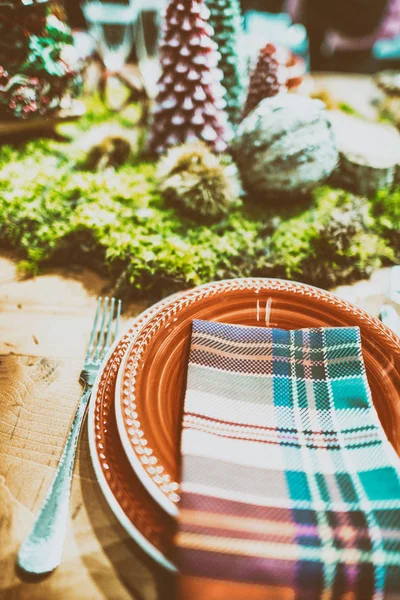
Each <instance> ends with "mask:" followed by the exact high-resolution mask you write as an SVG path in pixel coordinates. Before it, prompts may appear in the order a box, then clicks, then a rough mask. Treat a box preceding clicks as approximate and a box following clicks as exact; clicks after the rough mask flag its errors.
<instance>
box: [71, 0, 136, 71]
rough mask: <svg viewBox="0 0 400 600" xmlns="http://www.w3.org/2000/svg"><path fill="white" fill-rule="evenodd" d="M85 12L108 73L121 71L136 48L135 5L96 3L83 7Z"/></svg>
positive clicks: (97, 1)
mask: <svg viewBox="0 0 400 600" xmlns="http://www.w3.org/2000/svg"><path fill="white" fill-rule="evenodd" d="M82 11H83V14H84V16H85V19H86V21H87V23H88V27H89V32H90V34H91V35H92V36H93V37H94V39H95V40H96V44H97V49H98V52H99V54H100V56H101V58H102V60H103V63H104V65H105V67H106V69H107V70H108V71H110V72H118V71H120V70H121V68H122V67H123V66H124V64H125V62H126V60H127V58H128V56H129V54H130V52H131V50H132V46H133V25H134V22H135V19H136V9H135V6H134V4H133V2H129V1H128V0H127V1H126V2H123V1H119V2H102V0H92V1H87V2H85V3H84V4H83V5H82Z"/></svg>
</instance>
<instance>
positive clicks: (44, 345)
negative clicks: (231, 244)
mask: <svg viewBox="0 0 400 600" xmlns="http://www.w3.org/2000/svg"><path fill="white" fill-rule="evenodd" d="M104 285H105V281H104V280H102V279H101V278H99V277H97V276H96V275H94V274H93V273H90V272H89V271H84V272H81V273H74V272H71V271H67V270H65V269H64V270H63V271H60V272H58V273H57V274H56V273H50V274H47V275H44V276H41V277H38V278H36V279H32V280H27V281H18V279H17V276H16V270H15V264H14V262H13V261H12V260H11V259H10V258H7V257H3V258H0V331H1V343H0V387H1V401H0V402H1V404H0V598H1V599H2V600H3V599H6V598H7V600H8V599H18V600H25V598H26V599H28V598H29V600H36V599H38V600H39V599H43V598H46V599H49V600H53V599H58V598H60V599H61V598H62V599H63V600H64V599H65V600H69V599H71V600H72V599H73V600H76V598H82V599H85V600H86V599H87V600H91V599H97V598H110V599H113V600H114V599H116V600H124V599H126V598H137V599H138V600H155V599H156V598H158V597H159V594H158V592H157V582H158V581H159V580H160V577H159V576H158V575H157V573H154V571H152V565H151V564H149V563H148V561H147V559H146V557H144V556H143V555H142V554H141V552H140V551H139V550H138V549H137V547H136V546H135V545H134V544H133V542H132V541H131V540H130V539H129V538H128V536H127V534H126V533H125V531H124V530H123V529H122V527H121V526H120V525H119V524H118V522H117V521H116V519H115V518H114V516H113V515H112V513H111V511H110V509H109V508H108V505H107V504H106V502H105V500H104V498H103V497H102V494H101V492H100V489H99V487H98V485H97V482H96V479H95V476H94V472H93V469H92V466H91V462H90V457H89V447H88V441H87V432H86V430H85V431H84V434H83V436H82V439H81V441H80V444H79V449H78V460H77V464H76V468H75V475H74V479H73V486H72V502H71V518H70V523H69V529H68V536H67V540H66V544H65V550H64V555H63V563H62V565H61V567H60V568H59V569H57V571H56V572H55V573H54V574H52V575H50V576H48V577H46V578H42V579H37V580H28V579H27V578H24V577H23V575H22V574H21V573H19V572H18V571H17V570H16V567H15V559H16V555H17V551H18V547H19V544H20V543H21V541H22V540H23V538H24V536H25V535H26V533H27V532H28V530H29V528H30V526H31V525H32V523H33V519H34V515H36V514H37V512H38V510H39V507H40V505H41V502H42V501H43V499H44V496H45V494H46V491H47V489H48V486H49V484H50V481H51V478H52V476H53V473H54V470H55V468H56V465H57V462H58V460H59V457H60V455H61V452H62V448H63V445H64V442H65V439H66V436H67V432H68V429H69V426H70V424H71V421H72V418H73V414H74V410H75V407H76V404H77V401H78V398H79V395H80V391H81V388H80V385H79V382H78V376H79V372H80V369H81V367H82V360H83V356H84V352H85V348H86V344H87V341H88V336H89V333H90V327H91V323H92V319H93V315H94V310H95V306H96V298H97V295H98V294H100V293H101V292H102V290H103V288H104ZM126 308H127V311H126V312H127V314H128V315H130V317H129V318H128V319H127V318H125V319H124V323H123V326H124V327H127V326H128V325H129V322H131V321H132V319H133V316H134V315H135V314H137V313H139V312H140V311H141V310H142V309H143V308H144V305H141V304H137V305H131V306H129V307H126Z"/></svg>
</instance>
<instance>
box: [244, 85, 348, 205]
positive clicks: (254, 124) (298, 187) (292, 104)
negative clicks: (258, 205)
mask: <svg viewBox="0 0 400 600" xmlns="http://www.w3.org/2000/svg"><path fill="white" fill-rule="evenodd" d="M232 150H233V154H234V156H235V159H236V161H237V163H238V165H239V168H240V170H241V173H242V177H243V180H244V184H245V188H246V189H247V191H248V192H253V193H261V194H267V195H270V196H278V197H279V196H292V195H294V194H299V193H308V192H310V191H311V190H312V189H313V188H314V187H315V186H317V185H318V184H320V183H321V182H323V181H324V180H325V179H327V178H328V177H329V175H330V174H331V173H332V171H333V169H334V168H335V167H336V165H337V162H338V152H337V149H336V143H335V139H334V135H333V132H332V127H331V123H330V121H329V119H328V117H327V111H326V109H325V106H324V104H323V103H322V102H321V101H319V100H312V99H310V98H307V97H303V96H300V95H295V94H293V95H292V94H281V95H278V96H275V97H273V98H267V99H265V100H263V101H262V102H261V103H260V104H259V105H258V106H257V107H256V108H255V109H254V110H253V111H252V112H251V113H250V114H249V115H248V116H247V117H246V118H245V119H244V120H243V121H242V123H241V124H240V126H239V128H238V131H237V135H236V138H235V140H234V142H233V148H232Z"/></svg>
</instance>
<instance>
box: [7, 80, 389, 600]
mask: <svg viewBox="0 0 400 600" xmlns="http://www.w3.org/2000/svg"><path fill="white" fill-rule="evenodd" d="M334 80H335V81H336V83H335V81H334ZM333 81H334V83H333V88H335V87H336V88H337V86H338V85H339V84H340V85H341V88H340V89H342V88H343V94H342V93H341V92H339V97H338V99H339V100H342V99H344V98H343V96H344V92H345V91H346V90H345V86H344V85H343V78H340V77H339V78H336V79H335V78H333V79H332V78H328V80H327V79H326V77H325V80H324V81H323V83H324V85H327V86H328V87H329V89H332V82H333ZM347 82H348V79H347ZM360 85H361V86H362V87H363V89H364V88H365V87H368V86H370V83H368V82H367V81H366V80H365V79H364V80H363V81H362V82H361V83H360ZM357 97H358V96H357ZM364 99H365V96H364V94H363V96H362V103H363V102H364ZM388 277H389V270H388V269H383V270H381V271H378V272H377V273H376V274H375V275H374V276H373V277H372V279H371V280H370V281H368V282H359V283H358V284H356V285H354V286H346V287H342V288H339V289H338V290H337V293H338V294H339V295H341V296H342V297H345V298H346V299H349V300H351V301H353V302H355V303H356V304H359V305H360V306H362V307H363V308H365V309H366V310H368V311H370V312H371V313H373V314H375V315H377V314H378V312H379V307H380V306H381V304H382V302H383V301H384V300H385V297H384V291H385V289H386V288H387V284H388ZM105 284H106V282H105V280H102V279H101V278H100V277H98V276H97V275H95V274H93V273H91V272H89V271H72V270H67V269H61V270H60V269H59V270H57V271H53V272H52V271H49V272H46V274H44V275H41V276H39V277H37V278H35V279H30V280H24V281H19V280H18V278H17V273H16V266H15V262H14V261H13V260H12V257H11V256H7V255H1V256H0V331H1V336H0V338H1V339H0V355H1V356H0V359H1V364H0V387H1V400H0V403H1V404H0V407H1V408H0V599H1V600H5V599H7V600H25V599H26V600H28V599H29V600H59V599H62V600H78V599H79V600H92V599H93V600H96V599H99V598H106V599H110V600H125V599H128V598H135V599H137V600H159V599H161V598H162V597H167V598H168V597H169V593H168V592H169V590H170V589H171V580H170V579H169V578H168V576H166V575H165V574H163V573H161V572H160V571H157V570H156V569H155V567H154V565H152V564H151V563H150V562H149V561H148V560H147V558H146V557H145V556H144V555H143V554H142V553H141V551H140V550H139V549H138V548H137V547H136V546H135V544H134V543H133V542H132V541H131V540H130V539H129V538H128V536H127V534H126V533H125V531H124V530H123V529H122V527H121V526H120V525H119V523H118V522H117V520H116V519H115V517H114V516H113V514H112V513H111V510H110V509H109V507H108V505H107V503H106V501H105V500H104V498H103V496H102V493H101V491H100V488H99V486H98V485H97V482H96V479H95V475H94V472H93V468H92V465H91V462H90V457H89V448H88V441H87V432H86V430H85V431H84V433H83V436H82V439H81V441H80V444H79V449H78V461H77V465H76V468H75V474H74V478H73V486H72V506H71V517H70V522H69V527H68V535H67V540H66V544H65V550H64V556H63V562H62V565H61V566H60V567H59V568H58V569H57V570H56V571H55V572H54V573H53V574H52V575H50V576H47V577H45V578H41V579H34V578H31V579H30V578H27V577H24V576H23V575H22V574H21V573H20V572H18V570H17V569H16V566H15V559H16V555H17V551H18V547H19V545H20V543H21V541H22V540H23V538H24V536H25V535H26V534H27V532H28V530H29V529H30V527H31V525H32V523H33V520H34V516H35V515H36V514H37V512H38V510H39V507H40V505H41V503H42V501H43V499H44V497H45V494H46V491H47V489H48V486H49V484H50V481H51V478H52V476H53V473H54V470H55V468H56V465H57V462H58V460H59V457H60V455H61V451H62V448H63V445H64V442H65V439H66V436H67V432H68V430H69V427H70V425H71V421H72V418H73V414H74V410H75V407H76V404H77V401H78V398H79V394H80V391H81V389H80V385H79V383H78V375H79V372H80V369H81V366H82V361H83V357H84V352H85V348H86V345H87V341H88V336H89V331H90V327H91V323H92V319H93V315H94V310H95V305H96V298H97V296H98V295H100V294H101V293H102V290H103V289H104V286H105ZM144 308H145V303H141V304H132V305H130V306H128V307H126V306H125V314H124V326H125V327H128V325H129V322H131V321H132V320H133V318H134V317H135V315H137V314H138V313H139V312H140V311H141V310H143V309H144ZM188 600H189V599H188Z"/></svg>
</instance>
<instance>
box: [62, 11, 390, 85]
mask: <svg viewBox="0 0 400 600" xmlns="http://www.w3.org/2000/svg"><path fill="white" fill-rule="evenodd" d="M87 4H88V3H87ZM108 4H109V5H111V4H113V2H112V0H110V1H109V3H108ZM115 4H119V5H120V4H121V0H118V2H115ZM130 4H131V5H134V6H135V8H136V14H137V15H138V14H140V15H141V19H142V20H143V22H144V29H145V32H146V44H150V45H151V42H152V37H154V42H155V41H156V40H157V36H158V30H157V28H158V22H159V21H158V15H159V14H160V13H161V12H162V11H163V8H164V6H165V4H166V0H132V1H131V3H130ZM241 5H242V9H243V14H244V24H245V32H246V34H247V35H248V36H249V38H250V39H251V44H250V45H251V48H252V51H253V52H254V53H255V52H256V51H257V49H258V46H261V45H262V44H265V39H266V37H268V38H269V41H271V42H274V43H277V44H279V45H281V46H282V45H283V46H287V47H289V48H290V49H291V50H293V51H294V52H295V53H296V54H299V55H301V56H303V57H304V58H305V59H306V62H307V65H308V67H309V68H311V69H312V70H313V71H340V72H353V73H374V72H377V71H378V70H381V69H388V68H390V69H397V68H399V67H400V0H241ZM82 7H83V10H82ZM65 8H66V11H67V14H68V18H69V21H70V24H71V26H72V28H73V29H75V30H84V29H86V28H87V23H88V15H87V13H85V15H86V19H85V16H84V12H85V10H84V5H82V2H81V0H68V1H67V2H65ZM135 47H136V50H135V49H133V50H132V55H131V57H130V58H135V56H134V54H135V51H136V52H137V44H136V45H135Z"/></svg>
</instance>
